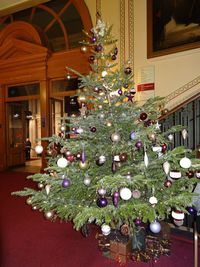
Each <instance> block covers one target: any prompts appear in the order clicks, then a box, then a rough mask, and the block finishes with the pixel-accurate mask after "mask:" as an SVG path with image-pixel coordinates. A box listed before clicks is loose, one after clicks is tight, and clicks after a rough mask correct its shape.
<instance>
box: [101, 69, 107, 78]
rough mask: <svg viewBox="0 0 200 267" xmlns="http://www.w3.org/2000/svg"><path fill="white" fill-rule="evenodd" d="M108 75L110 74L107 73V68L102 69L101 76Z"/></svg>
mask: <svg viewBox="0 0 200 267" xmlns="http://www.w3.org/2000/svg"><path fill="white" fill-rule="evenodd" d="M107 75H108V73H107V71H106V70H104V71H102V73H101V76H102V77H103V78H104V77H106V76H107Z"/></svg>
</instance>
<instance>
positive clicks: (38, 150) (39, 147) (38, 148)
mask: <svg viewBox="0 0 200 267" xmlns="http://www.w3.org/2000/svg"><path fill="white" fill-rule="evenodd" d="M42 151H43V146H41V145H37V146H36V147H35V152H36V153H37V154H41V153H42Z"/></svg>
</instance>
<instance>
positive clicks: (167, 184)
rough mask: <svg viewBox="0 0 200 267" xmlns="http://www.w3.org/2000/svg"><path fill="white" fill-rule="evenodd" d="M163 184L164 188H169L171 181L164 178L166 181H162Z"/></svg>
mask: <svg viewBox="0 0 200 267" xmlns="http://www.w3.org/2000/svg"><path fill="white" fill-rule="evenodd" d="M164 186H165V187H166V188H169V187H171V186H172V182H171V181H170V180H166V181H165V182H164Z"/></svg>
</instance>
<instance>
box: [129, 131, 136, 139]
mask: <svg viewBox="0 0 200 267" xmlns="http://www.w3.org/2000/svg"><path fill="white" fill-rule="evenodd" d="M135 137H136V133H135V132H134V131H132V132H131V134H130V138H131V140H134V139H135Z"/></svg>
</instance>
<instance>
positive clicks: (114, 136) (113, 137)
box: [111, 133, 121, 142]
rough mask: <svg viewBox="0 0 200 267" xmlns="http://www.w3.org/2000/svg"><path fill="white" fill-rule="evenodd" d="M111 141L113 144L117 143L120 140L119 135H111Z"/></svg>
mask: <svg viewBox="0 0 200 267" xmlns="http://www.w3.org/2000/svg"><path fill="white" fill-rule="evenodd" d="M111 140H112V141H113V142H119V141H120V140H121V137H120V135H119V134H118V133H113V134H112V135H111Z"/></svg>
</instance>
